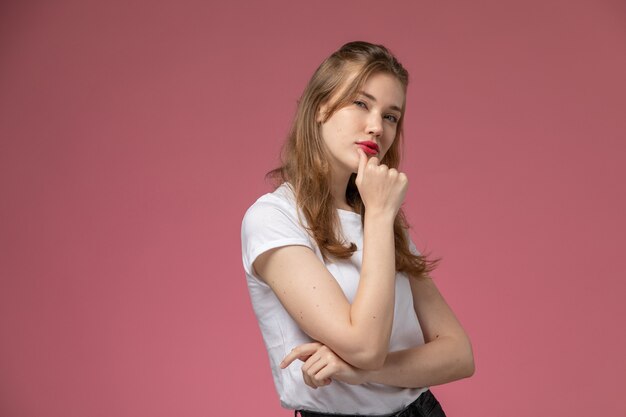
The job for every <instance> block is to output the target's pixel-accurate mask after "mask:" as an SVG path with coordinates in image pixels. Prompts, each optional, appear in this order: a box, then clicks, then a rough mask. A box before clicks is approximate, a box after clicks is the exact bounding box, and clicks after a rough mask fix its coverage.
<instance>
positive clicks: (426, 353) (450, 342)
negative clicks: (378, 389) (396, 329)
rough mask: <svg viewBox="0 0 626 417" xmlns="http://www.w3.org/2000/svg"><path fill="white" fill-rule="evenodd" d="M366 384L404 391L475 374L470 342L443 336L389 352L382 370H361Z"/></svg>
mask: <svg viewBox="0 0 626 417" xmlns="http://www.w3.org/2000/svg"><path fill="white" fill-rule="evenodd" d="M362 372H363V373H364V378H365V380H366V381H367V382H376V383H380V384H385V385H392V386H396V387H404V388H418V387H429V386H433V385H440V384H445V383H447V382H452V381H455V380H458V379H462V378H467V377H470V376H471V375H472V374H473V373H474V359H473V354H472V348H471V345H470V343H469V340H467V339H457V338H453V337H441V338H438V339H436V340H434V341H432V342H429V343H426V344H424V345H420V346H417V347H414V348H410V349H405V350H400V351H396V352H390V353H389V354H388V355H387V358H386V360H385V363H384V365H383V367H382V368H381V369H378V370H370V371H366V370H363V371H362Z"/></svg>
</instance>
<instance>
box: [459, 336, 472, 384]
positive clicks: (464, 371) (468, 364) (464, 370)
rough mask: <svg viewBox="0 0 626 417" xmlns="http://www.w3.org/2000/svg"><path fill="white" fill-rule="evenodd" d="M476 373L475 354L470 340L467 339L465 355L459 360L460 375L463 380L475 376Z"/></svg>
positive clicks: (464, 348)
mask: <svg viewBox="0 0 626 417" xmlns="http://www.w3.org/2000/svg"><path fill="white" fill-rule="evenodd" d="M475 371H476V365H475V363H474V352H473V350H472V345H471V343H470V341H469V339H467V338H466V340H465V343H464V347H463V353H462V355H461V357H460V360H459V373H460V374H461V378H469V377H471V376H472V375H474V372H475Z"/></svg>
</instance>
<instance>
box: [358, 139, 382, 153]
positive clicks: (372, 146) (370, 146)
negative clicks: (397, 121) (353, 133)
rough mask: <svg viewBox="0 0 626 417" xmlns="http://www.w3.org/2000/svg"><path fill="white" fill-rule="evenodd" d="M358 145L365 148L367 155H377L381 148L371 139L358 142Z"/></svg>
mask: <svg viewBox="0 0 626 417" xmlns="http://www.w3.org/2000/svg"><path fill="white" fill-rule="evenodd" d="M356 144H357V145H359V146H360V147H361V149H363V152H365V153H366V154H367V155H376V154H378V152H379V151H380V148H379V147H378V145H377V144H376V142H372V141H371V140H364V141H363V142H357V143H356Z"/></svg>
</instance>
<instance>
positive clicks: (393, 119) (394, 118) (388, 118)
mask: <svg viewBox="0 0 626 417" xmlns="http://www.w3.org/2000/svg"><path fill="white" fill-rule="evenodd" d="M385 118H386V119H387V120H389V121H390V122H391V123H398V118H397V117H396V116H394V115H393V114H388V115H387V116H385Z"/></svg>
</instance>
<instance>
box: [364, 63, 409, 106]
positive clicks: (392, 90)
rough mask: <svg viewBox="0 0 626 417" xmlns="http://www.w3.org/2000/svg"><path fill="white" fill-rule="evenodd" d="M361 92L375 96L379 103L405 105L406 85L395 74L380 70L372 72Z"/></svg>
mask: <svg viewBox="0 0 626 417" xmlns="http://www.w3.org/2000/svg"><path fill="white" fill-rule="evenodd" d="M359 92H360V93H363V94H366V95H368V96H371V97H370V98H372V97H373V99H374V100H376V102H377V103H379V104H381V105H383V106H390V107H397V108H398V109H402V108H403V107H404V99H405V93H404V87H403V86H402V83H401V82H400V80H398V78H396V77H395V76H394V75H392V74H389V73H386V72H379V73H375V74H372V75H371V76H370V77H369V78H368V79H367V80H365V83H364V84H363V87H362V88H361V91H359Z"/></svg>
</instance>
